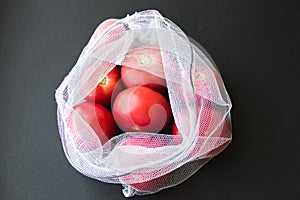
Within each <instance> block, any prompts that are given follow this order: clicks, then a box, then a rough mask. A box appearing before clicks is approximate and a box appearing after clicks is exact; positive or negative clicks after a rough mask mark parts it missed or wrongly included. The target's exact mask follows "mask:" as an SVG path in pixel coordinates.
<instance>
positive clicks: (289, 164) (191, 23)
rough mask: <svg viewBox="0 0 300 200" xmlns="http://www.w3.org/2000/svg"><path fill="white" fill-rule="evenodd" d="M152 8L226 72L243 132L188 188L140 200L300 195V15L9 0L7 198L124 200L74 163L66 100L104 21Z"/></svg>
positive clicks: (288, 6) (139, 3) (259, 5)
mask: <svg viewBox="0 0 300 200" xmlns="http://www.w3.org/2000/svg"><path fill="white" fill-rule="evenodd" d="M150 8H151V9H152V8H155V9H157V10H159V11H160V12H161V13H162V14H163V15H164V16H166V17H167V18H169V19H171V20H172V21H174V22H175V23H176V24H177V25H178V26H180V27H181V28H182V29H183V30H184V31H185V32H186V33H187V34H188V35H189V36H191V37H192V38H194V39H195V40H197V41H198V42H199V43H200V44H201V45H202V46H204V48H206V50H207V51H208V52H209V53H210V55H211V56H212V58H213V59H214V61H215V62H216V64H217V65H218V67H219V69H220V71H221V74H222V76H223V79H224V81H225V85H226V87H227V90H228V92H229V94H230V96H231V99H232V102H233V110H232V121H233V133H234V135H233V141H232V143H231V144H230V146H229V147H228V148H227V149H226V150H225V151H224V152H223V153H222V154H220V155H218V156H217V157H215V158H214V159H213V160H211V161H210V162H209V163H208V164H207V165H205V166H204V167H203V168H202V169H201V170H200V171H198V172H197V173H196V174H195V175H193V176H192V177H191V178H189V179H188V180H187V181H185V182H184V183H182V184H180V185H178V186H176V187H174V188H171V189H167V190H164V191H161V192H159V193H158V194H155V195H151V196H147V197H134V198H133V199H142V198H144V199H172V200H175V199H184V198H191V199H251V200H253V199H255V200H257V199H300V173H299V170H300V159H299V153H300V151H299V141H300V137H299V135H300V131H299V124H300V123H299V122H300V121H299V120H300V116H299V106H298V105H299V102H300V99H299V91H300V90H299V89H300V87H299V86H300V81H299V75H300V73H299V72H300V70H299V67H300V65H299V64H300V63H299V58H297V56H298V57H299V55H300V51H299V45H300V43H299V35H300V34H299V19H300V18H299V7H297V6H296V1H294V2H292V1H281V2H275V1H270V2H267V1H221V0H220V1H209V0H207V1H189V0H164V1H163V0H160V1H155V0H147V1H146V0H110V1H100V0H94V1H83V0H82V1H71V0H65V1H50V0H49V1H38V0H27V1H17V0H14V1H8V0H7V1H1V3H0V30H1V31H0V111H1V112H0V130H1V131H0V156H1V157H0V170H1V172H0V178H1V179H0V199H3V200H4V199H5V200H8V199H9V200H14V199H31V200H32V199H74V200H75V199H88V200H93V199H97V200H99V199H122V198H123V196H122V194H121V188H122V187H121V186H120V185H113V184H106V183H101V182H98V181H96V180H92V179H90V178H87V177H85V176H83V175H81V174H80V173H78V172H77V171H76V170H75V169H73V168H72V167H71V165H70V164H69V163H68V161H67V159H66V158H65V156H64V153H63V150H62V145H61V141H60V138H59V133H58V130H57V124H56V103H55V99H54V92H55V89H56V88H57V87H58V86H59V84H60V83H61V81H62V80H63V77H64V76H65V75H66V74H67V73H68V71H69V70H70V69H71V68H72V66H73V65H74V64H75V62H76V60H77V58H78V56H79V54H80V52H81V50H82V49H83V47H84V46H85V45H86V43H87V41H88V39H89V37H90V36H91V34H92V33H93V31H94V30H95V28H96V27H97V25H98V24H99V23H100V22H102V21H103V20H104V19H107V18H111V17H114V18H123V17H125V16H126V14H128V13H130V14H132V13H134V12H135V11H141V10H145V9H150ZM297 12H298V14H297ZM297 28H298V29H297Z"/></svg>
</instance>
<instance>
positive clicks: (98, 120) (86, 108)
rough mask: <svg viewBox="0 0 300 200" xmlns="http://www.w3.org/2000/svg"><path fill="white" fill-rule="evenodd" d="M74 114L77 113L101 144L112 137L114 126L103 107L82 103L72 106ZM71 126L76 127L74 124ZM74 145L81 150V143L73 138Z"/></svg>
mask: <svg viewBox="0 0 300 200" xmlns="http://www.w3.org/2000/svg"><path fill="white" fill-rule="evenodd" d="M74 112H77V113H78V114H79V115H80V116H81V117H82V118H83V119H84V120H85V122H86V123H87V124H88V125H89V126H90V127H91V128H92V129H93V130H94V132H95V133H96V135H97V136H98V138H99V140H100V141H101V143H102V144H104V143H106V142H107V141H108V140H109V139H110V138H112V137H113V136H114V134H115V131H116V124H115V122H114V119H113V116H112V114H111V113H110V112H109V110H107V108H105V107H104V106H102V105H99V104H95V103H91V102H83V103H80V104H77V105H76V106H74ZM73 125H75V127H76V122H75V123H73ZM72 128H74V127H72ZM76 128H80V127H76ZM75 143H76V145H78V146H79V147H80V148H81V144H82V143H83V141H81V139H80V138H78V137H76V136H75ZM85 150H86V148H85ZM89 150H93V149H89Z"/></svg>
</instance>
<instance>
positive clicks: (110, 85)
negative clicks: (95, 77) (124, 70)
mask: <svg viewBox="0 0 300 200" xmlns="http://www.w3.org/2000/svg"><path fill="white" fill-rule="evenodd" d="M119 79H120V70H119V69H118V68H117V67H114V68H113V69H112V70H111V71H110V72H109V73H108V74H107V75H106V76H105V77H104V78H103V79H102V80H101V81H100V82H99V84H98V85H97V87H96V88H95V89H94V90H93V91H92V92H91V93H90V94H89V95H88V96H86V97H85V100H87V101H91V102H96V103H99V104H102V105H108V104H110V103H111V96H112V93H113V92H114V90H119V89H120V88H119V87H120V86H119V85H118V83H119Z"/></svg>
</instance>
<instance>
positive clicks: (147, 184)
mask: <svg viewBox="0 0 300 200" xmlns="http://www.w3.org/2000/svg"><path fill="white" fill-rule="evenodd" d="M121 145H122V146H126V145H128V146H142V147H147V148H157V147H163V146H168V143H167V142H165V141H163V140H161V139H160V138H156V137H144V136H142V137H138V136H132V137H129V138H127V139H125V140H124V142H123V143H122V144H121ZM154 176H155V174H154ZM145 177H146V176H145V175H143V174H142V173H141V174H139V175H138V176H136V175H135V174H129V175H126V176H124V177H122V180H123V181H124V182H125V183H126V182H127V183H128V182H132V181H133V180H134V181H136V182H138V183H131V184H129V185H130V186H131V187H133V188H135V189H136V190H139V191H142V192H146V191H152V190H154V189H155V188H159V187H161V186H163V184H164V183H165V181H166V179H167V178H168V177H169V174H165V175H163V176H161V177H158V178H155V179H152V180H149V181H144V178H145ZM148 177H149V175H148Z"/></svg>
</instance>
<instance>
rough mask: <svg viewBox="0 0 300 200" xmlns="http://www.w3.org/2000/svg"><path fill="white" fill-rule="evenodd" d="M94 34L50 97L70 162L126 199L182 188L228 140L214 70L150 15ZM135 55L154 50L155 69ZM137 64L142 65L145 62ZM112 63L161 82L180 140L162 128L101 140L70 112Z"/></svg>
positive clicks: (226, 106) (177, 32) (224, 103)
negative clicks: (156, 56)
mask: <svg viewBox="0 0 300 200" xmlns="http://www.w3.org/2000/svg"><path fill="white" fill-rule="evenodd" d="M100 26H101V25H100ZM100 26H99V28H100ZM99 28H98V29H96V31H95V33H94V34H93V35H92V37H91V39H90V40H89V42H88V44H87V46H86V47H85V48H84V49H83V51H82V53H81V55H80V57H79V58H78V61H77V63H76V64H75V66H74V67H73V68H72V70H71V71H70V72H69V74H68V75H67V76H66V77H65V79H64V80H63V82H62V83H61V85H60V86H59V88H58V89H57V90H56V94H55V97H56V101H57V117H58V127H59V132H60V137H61V140H62V145H63V149H64V152H65V155H66V157H67V159H68V161H69V162H70V163H71V165H72V166H73V167H74V168H75V169H76V170H78V171H79V172H80V173H82V174H84V175H86V176H88V177H91V178H94V179H97V180H99V181H103V182H107V183H116V184H122V185H123V186H124V189H123V194H124V196H126V197H129V196H133V195H135V194H136V195H145V194H151V193H156V192H158V191H160V190H162V189H164V188H168V187H172V186H175V185H177V184H179V183H181V182H183V181H184V180H186V179H187V178H188V177H190V176H191V175H192V174H194V173H195V172H196V171H197V170H198V169H200V168H201V167H202V166H203V165H204V164H205V163H206V162H208V161H209V160H210V159H211V158H212V157H214V156H215V155H217V154H219V153H220V152H221V151H222V150H223V149H224V148H226V146H227V145H228V144H229V142H230V141H231V120H230V109H231V106H232V105H231V101H230V98H229V96H228V94H227V92H226V89H225V87H224V84H223V81H222V78H221V76H220V74H219V72H218V70H217V68H216V66H215V64H214V63H213V61H212V60H211V59H210V57H209V56H208V54H207V53H206V52H205V50H204V49H203V48H201V46H200V45H199V44H197V43H196V42H195V41H194V40H192V39H191V38H189V37H187V36H186V35H185V33H184V32H183V31H182V30H181V29H180V28H179V27H178V26H177V25H175V24H174V23H173V22H171V21H170V20H168V19H167V18H164V17H163V16H161V14H160V13H159V12H157V11H155V10H147V11H143V12H139V13H135V14H133V15H131V16H129V15H128V16H127V17H125V18H123V19H119V20H116V21H115V22H113V23H111V24H110V25H108V26H107V27H106V28H104V29H103V30H101V32H99ZM136 49H142V50H146V51H147V50H149V49H150V50H153V49H154V50H155V51H158V52H159V56H160V57H159V59H160V62H159V66H154V65H155V63H154V65H153V66H148V65H147V66H146V65H144V66H140V65H138V64H137V63H136V62H135V61H134V59H131V58H130V56H128V55H129V54H130V55H132V54H135V53H136V54H138V52H139V51H136ZM142 61H143V62H144V64H145V63H147V58H145V59H144V60H142ZM143 62H142V64H143ZM156 64H157V63H156ZM116 65H117V66H122V65H126V66H128V67H131V68H137V69H140V70H143V71H145V72H147V73H150V74H153V75H155V76H157V77H160V78H161V79H163V80H165V82H164V84H165V85H164V86H165V87H167V95H168V99H169V103H170V108H171V111H172V116H173V117H174V122H175V124H176V125H177V129H178V131H179V132H180V134H171V133H170V131H168V130H167V129H164V130H162V131H160V132H159V133H158V132H157V133H153V132H141V131H140V132H139V131H135V132H122V133H120V134H117V135H115V136H114V137H112V138H111V139H109V140H107V141H106V142H105V143H104V142H103V141H102V142H101V140H100V139H99V137H97V135H96V134H95V132H94V129H92V128H91V126H89V124H88V123H86V121H85V120H84V119H83V118H82V116H80V115H79V114H78V113H77V112H76V111H75V110H74V106H75V105H77V104H79V103H81V102H83V101H84V99H85V97H86V96H87V95H88V94H90V93H91V91H93V90H94V89H95V87H96V86H97V84H99V80H101V79H102V78H104V77H105V76H106V75H107V74H108V73H109V72H110V71H111V70H112V69H113V68H114V67H115V66H116ZM145 66H146V67H145ZM124 109H125V107H124ZM99 126H100V128H101V125H100V124H99Z"/></svg>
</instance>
